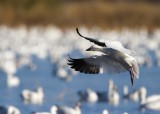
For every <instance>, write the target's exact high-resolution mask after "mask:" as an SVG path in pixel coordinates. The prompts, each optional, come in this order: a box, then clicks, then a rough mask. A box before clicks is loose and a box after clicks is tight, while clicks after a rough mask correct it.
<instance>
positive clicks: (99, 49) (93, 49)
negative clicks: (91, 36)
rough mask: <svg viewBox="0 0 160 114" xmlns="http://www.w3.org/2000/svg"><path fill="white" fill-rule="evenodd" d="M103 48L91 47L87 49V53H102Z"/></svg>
mask: <svg viewBox="0 0 160 114" xmlns="http://www.w3.org/2000/svg"><path fill="white" fill-rule="evenodd" d="M102 50H103V48H100V47H98V46H93V45H92V46H91V47H89V48H88V49H86V51H101V52H102Z"/></svg>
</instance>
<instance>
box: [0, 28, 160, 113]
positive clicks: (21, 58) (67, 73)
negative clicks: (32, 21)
mask: <svg viewBox="0 0 160 114" xmlns="http://www.w3.org/2000/svg"><path fill="white" fill-rule="evenodd" d="M79 29H80V30H81V33H83V34H85V35H87V36H94V37H95V38H94V39H91V38H89V37H85V36H83V35H81V34H80V33H79V31H78V29H77V32H78V34H79V35H80V36H81V37H83V38H85V39H86V40H89V41H91V42H92V43H95V44H97V45H99V46H101V48H100V47H95V46H91V47H90V48H88V46H89V45H91V43H90V42H87V41H86V40H84V39H83V38H78V37H79V36H78V35H77V33H76V31H73V30H70V29H69V30H63V31H62V30H60V29H59V28H56V27H53V26H49V27H46V28H43V27H32V28H26V27H25V26H20V27H18V28H8V27H6V26H1V27H0V69H1V71H3V72H4V73H5V74H6V84H7V86H8V87H9V88H13V87H17V86H19V84H20V83H21V81H20V79H19V77H18V76H17V75H16V72H17V70H18V69H19V68H22V67H23V66H26V65H27V66H28V68H29V69H31V70H36V68H37V67H36V64H34V63H33V61H32V56H33V55H35V56H37V57H38V58H39V59H46V58H47V57H49V58H50V61H51V62H52V63H53V64H54V65H55V67H54V69H53V70H54V73H55V76H57V77H59V78H60V79H64V80H67V81H70V80H71V79H72V78H73V76H75V75H76V74H77V72H75V71H74V70H72V69H70V68H69V66H68V65H67V59H68V54H69V55H70V56H74V57H76V58H78V57H82V56H83V55H85V54H86V52H85V50H86V49H87V48H88V49H87V51H101V52H103V53H104V54H103V55H100V54H99V53H96V54H95V56H90V57H89V58H80V59H73V58H70V59H69V63H68V64H69V65H70V66H71V68H73V69H75V70H77V71H80V72H83V73H91V74H97V73H104V72H107V73H120V72H124V71H129V74H130V77H131V82H132V85H133V82H134V79H135V78H138V75H139V70H138V66H137V64H139V65H140V66H147V67H151V66H152V65H157V66H160V45H159V44H160V30H155V31H154V32H147V30H145V29H144V30H140V31H130V30H128V29H124V30H121V31H117V32H115V31H104V32H102V31H101V30H100V29H98V28H93V29H91V30H88V29H86V28H83V27H81V28H79ZM99 38H102V39H107V40H109V41H108V42H105V43H104V40H100V39H99ZM117 40H119V41H121V42H122V43H123V44H124V46H125V47H127V48H128V49H131V50H134V52H135V55H136V56H134V52H132V51H130V50H128V49H126V48H124V47H123V46H122V44H120V43H119V42H114V41H117ZM113 42H114V43H113ZM112 45H114V46H115V48H112ZM102 47H103V48H104V47H107V48H108V47H109V48H108V49H107V52H106V51H105V52H104V50H103V48H102ZM113 49H114V50H118V51H119V52H125V54H124V55H122V56H119V58H118V59H122V57H124V56H125V57H126V59H124V60H123V62H120V61H117V60H116V62H115V59H117V58H113V57H114V56H113V55H115V52H114V53H112V52H113ZM91 53H92V52H91ZM111 53H112V54H111ZM150 53H154V58H156V59H153V57H152V56H150ZM105 54H107V57H106V55H105ZM108 55H110V56H108ZM120 55H121V54H120ZM116 57H117V56H116ZM97 58H98V60H97ZM104 58H107V59H106V60H104ZM135 58H136V59H135ZM100 61H101V62H100ZM97 63H98V64H97ZM101 63H102V64H101ZM103 63H106V64H107V65H106V64H103ZM86 66H87V67H86ZM108 66H109V67H108ZM104 67H105V68H104ZM107 87H108V89H107V92H97V91H94V90H92V89H90V88H88V89H86V91H80V92H79V93H78V96H79V98H80V99H79V102H77V103H76V105H75V107H73V108H72V107H67V106H56V105H55V106H52V107H51V109H50V112H33V114H81V110H80V104H81V103H83V102H89V103H96V102H101V101H107V102H108V103H109V104H111V105H113V106H117V105H118V104H119V102H120V101H119V99H120V95H119V92H118V90H117V86H116V84H114V83H113V81H112V80H109V82H108V86H107ZM123 91H124V92H123V93H124V94H123V96H124V99H127V100H132V101H134V102H140V108H141V109H142V110H143V109H146V108H147V109H151V110H160V95H159V94H157V95H152V96H147V89H146V88H145V87H141V88H140V89H137V90H135V91H133V92H129V91H128V87H127V86H124V90H123ZM21 97H22V98H23V101H24V103H27V104H28V103H31V104H35V105H37V104H42V103H43V100H44V97H45V93H44V90H43V88H42V87H38V88H37V90H35V91H32V90H28V89H27V88H24V90H23V91H22V92H21ZM1 113H2V114H20V113H21V112H20V110H19V109H18V108H17V107H15V106H12V105H7V106H0V114H1ZM102 113H103V114H108V113H109V111H108V110H107V109H104V111H102ZM124 114H127V112H124Z"/></svg>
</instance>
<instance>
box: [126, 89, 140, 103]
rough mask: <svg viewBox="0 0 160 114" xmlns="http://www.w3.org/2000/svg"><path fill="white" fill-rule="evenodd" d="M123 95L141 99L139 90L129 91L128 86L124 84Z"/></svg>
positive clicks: (137, 99)
mask: <svg viewBox="0 0 160 114" xmlns="http://www.w3.org/2000/svg"><path fill="white" fill-rule="evenodd" d="M123 97H124V99H127V100H132V101H134V102H138V101H139V90H134V91H132V92H130V93H129V92H128V86H124V87H123Z"/></svg>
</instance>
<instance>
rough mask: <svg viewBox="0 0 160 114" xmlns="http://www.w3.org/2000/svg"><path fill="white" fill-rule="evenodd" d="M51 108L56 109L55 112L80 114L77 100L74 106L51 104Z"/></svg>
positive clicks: (58, 113) (59, 113)
mask: <svg viewBox="0 0 160 114" xmlns="http://www.w3.org/2000/svg"><path fill="white" fill-rule="evenodd" d="M52 108H54V109H56V112H57V113H56V114H81V109H80V103H79V102H78V103H77V104H76V106H75V107H73V108H72V107H67V106H55V105H54V106H52Z"/></svg>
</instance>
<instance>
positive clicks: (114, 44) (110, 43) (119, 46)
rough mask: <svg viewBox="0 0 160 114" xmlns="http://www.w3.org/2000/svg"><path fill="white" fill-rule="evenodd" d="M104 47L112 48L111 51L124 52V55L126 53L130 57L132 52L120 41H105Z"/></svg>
mask: <svg viewBox="0 0 160 114" xmlns="http://www.w3.org/2000/svg"><path fill="white" fill-rule="evenodd" d="M105 45H106V47H108V48H113V49H116V50H119V51H121V52H124V53H127V54H129V55H131V54H132V53H133V52H132V51H131V50H129V49H126V48H125V47H124V46H123V45H122V43H121V42H120V41H109V40H108V41H105Z"/></svg>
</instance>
